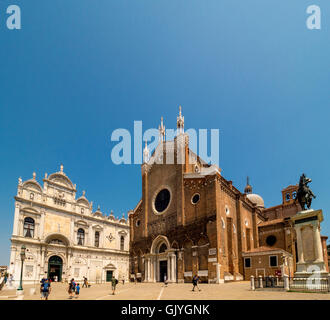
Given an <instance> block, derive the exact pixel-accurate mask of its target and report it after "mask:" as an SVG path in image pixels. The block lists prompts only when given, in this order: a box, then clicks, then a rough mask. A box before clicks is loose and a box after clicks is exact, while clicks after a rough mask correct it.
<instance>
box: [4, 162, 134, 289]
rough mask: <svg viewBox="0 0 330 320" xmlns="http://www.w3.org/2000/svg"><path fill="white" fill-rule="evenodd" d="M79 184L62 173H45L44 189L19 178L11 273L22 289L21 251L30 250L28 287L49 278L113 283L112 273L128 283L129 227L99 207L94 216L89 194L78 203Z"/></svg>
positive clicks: (25, 276)
mask: <svg viewBox="0 0 330 320" xmlns="http://www.w3.org/2000/svg"><path fill="white" fill-rule="evenodd" d="M76 192H77V190H76V185H73V184H72V182H71V180H70V179H69V178H68V177H67V176H66V174H65V173H64V172H63V166H62V165H61V167H60V171H59V172H56V173H53V174H51V175H49V176H48V175H47V174H45V177H44V179H43V186H41V185H40V184H39V183H38V182H37V179H36V174H35V173H33V178H32V179H30V180H27V181H25V182H23V181H22V179H21V178H19V181H18V188H17V195H16V196H15V215H14V226H13V234H12V237H11V254H10V264H9V273H10V274H12V275H13V280H14V285H15V286H17V285H18V283H19V279H20V273H21V259H20V251H21V246H22V245H23V244H24V245H25V246H26V248H27V250H26V259H25V262H24V267H23V283H34V282H39V281H40V279H41V278H42V277H43V276H44V275H45V274H48V275H50V276H52V277H54V278H55V279H56V278H57V279H58V280H62V281H67V280H68V279H71V278H75V279H76V280H78V281H81V280H82V279H83V277H84V276H85V277H87V278H88V280H89V282H91V283H95V282H105V281H109V280H110V278H111V274H113V275H114V276H115V277H116V278H117V279H118V280H120V281H122V280H123V279H125V281H128V270H129V269H128V268H129V222H128V220H126V219H125V217H124V215H123V217H122V218H121V219H116V218H115V217H114V215H113V213H111V214H110V215H105V214H103V213H102V212H101V211H100V208H98V209H97V210H96V211H95V212H93V203H92V202H89V201H88V200H87V198H86V196H85V192H83V194H82V195H81V196H80V197H79V198H78V199H76Z"/></svg>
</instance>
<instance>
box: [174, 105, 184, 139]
mask: <svg viewBox="0 0 330 320" xmlns="http://www.w3.org/2000/svg"><path fill="white" fill-rule="evenodd" d="M176 127H177V128H178V129H179V133H183V130H184V116H182V108H181V106H179V116H178V117H177V119H176Z"/></svg>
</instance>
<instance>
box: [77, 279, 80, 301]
mask: <svg viewBox="0 0 330 320" xmlns="http://www.w3.org/2000/svg"><path fill="white" fill-rule="evenodd" d="M79 292H80V286H79V283H77V285H76V299H77V298H78V297H79Z"/></svg>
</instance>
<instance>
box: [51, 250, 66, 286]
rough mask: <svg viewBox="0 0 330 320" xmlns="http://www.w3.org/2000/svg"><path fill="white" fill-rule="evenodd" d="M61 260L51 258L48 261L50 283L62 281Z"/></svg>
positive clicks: (54, 257) (59, 258)
mask: <svg viewBox="0 0 330 320" xmlns="http://www.w3.org/2000/svg"><path fill="white" fill-rule="evenodd" d="M62 269H63V260H62V258H61V257H59V256H52V257H50V258H49V261H48V278H50V279H51V280H52V281H58V282H60V281H62Z"/></svg>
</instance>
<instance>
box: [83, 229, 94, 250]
mask: <svg viewBox="0 0 330 320" xmlns="http://www.w3.org/2000/svg"><path fill="white" fill-rule="evenodd" d="M88 234H89V237H88V238H89V241H88V242H89V243H88V244H87V245H89V246H91V247H92V246H94V243H93V239H94V235H93V227H92V225H90V226H89V227H88ZM85 245H86V244H85Z"/></svg>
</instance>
